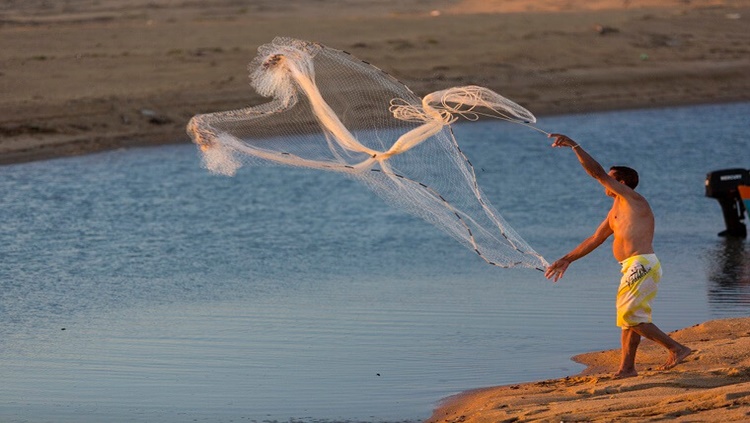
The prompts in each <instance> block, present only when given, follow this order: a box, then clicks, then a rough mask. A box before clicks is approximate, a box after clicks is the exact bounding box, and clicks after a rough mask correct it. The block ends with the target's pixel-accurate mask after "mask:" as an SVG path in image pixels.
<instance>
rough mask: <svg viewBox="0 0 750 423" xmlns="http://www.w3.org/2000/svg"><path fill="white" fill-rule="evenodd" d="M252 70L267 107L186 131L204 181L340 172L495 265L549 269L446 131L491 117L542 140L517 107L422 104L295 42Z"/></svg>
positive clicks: (361, 65) (265, 51)
mask: <svg viewBox="0 0 750 423" xmlns="http://www.w3.org/2000/svg"><path fill="white" fill-rule="evenodd" d="M248 70H249V72H250V80H251V85H252V87H253V88H254V89H255V90H256V91H257V92H258V93H259V94H261V95H263V96H266V97H272V99H271V101H269V102H268V103H264V104H261V105H258V106H253V107H246V108H242V109H238V110H231V111H224V112H217V113H208V114H201V115H196V116H194V117H193V118H192V119H191V120H190V122H189V124H188V128H187V129H188V133H189V134H190V136H191V138H192V139H193V141H194V142H195V143H196V144H197V145H198V146H200V149H201V152H202V156H203V164H204V166H205V167H206V168H208V169H209V170H210V171H211V172H216V173H220V174H224V175H229V176H231V175H234V174H235V173H236V172H237V170H238V169H239V168H240V167H241V166H243V165H245V164H267V163H272V164H278V165H287V166H296V167H306V168H312V169H320V170H326V171H335V172H339V173H342V174H344V175H346V176H348V177H351V178H353V179H355V180H357V181H359V182H361V183H362V184H364V185H365V186H367V187H368V188H369V189H370V190H372V191H373V192H374V193H376V194H377V195H379V196H380V197H381V198H383V199H384V200H385V201H386V202H387V203H389V204H391V205H393V206H395V207H398V208H400V209H402V210H404V211H406V212H408V213H411V214H412V215H415V216H418V217H420V218H422V219H424V220H425V221H427V222H429V223H431V224H433V225H434V226H436V227H438V228H439V229H441V230H443V231H444V232H446V233H447V234H449V235H450V236H452V237H453V238H455V239H456V240H457V241H459V242H460V243H461V244H463V245H465V246H466V247H468V248H470V249H472V250H473V251H474V252H476V253H477V254H478V255H479V256H480V257H481V258H482V259H484V260H485V261H486V262H487V263H489V264H491V265H494V266H499V267H505V268H507V267H527V268H535V269H538V270H544V268H545V267H546V266H547V261H546V260H545V259H544V258H543V257H542V256H541V255H539V254H538V253H537V252H536V251H534V249H533V248H531V246H530V245H528V243H526V241H524V240H523V239H522V238H521V237H520V236H519V234H518V233H516V231H515V230H514V229H513V228H512V227H511V226H510V225H509V224H508V223H507V222H506V221H505V220H504V219H503V217H502V216H501V215H500V213H499V212H498V211H497V210H496V209H495V208H494V207H493V206H492V204H490V202H489V201H488V200H487V199H486V198H485V196H484V194H483V192H482V190H481V189H480V187H479V185H478V183H477V178H476V175H475V172H474V168H473V166H472V165H471V162H470V161H469V160H468V159H467V158H466V156H465V155H464V153H463V152H462V151H461V149H460V148H459V146H458V143H457V141H456V138H455V136H454V134H453V131H452V130H451V126H450V125H451V124H452V123H454V122H455V121H456V120H458V119H461V118H463V119H466V120H470V121H471V120H477V119H479V118H480V117H481V116H492V117H494V118H498V119H503V120H506V121H510V122H514V123H519V124H523V125H526V126H529V127H531V128H533V129H536V130H539V131H541V130H540V129H538V128H536V127H533V126H531V123H534V122H536V118H535V117H534V115H533V114H531V112H529V111H528V110H526V109H525V108H523V107H521V106H519V105H517V104H516V103H514V102H512V101H510V100H508V99H506V98H504V97H502V96H501V95H499V94H497V93H495V92H493V91H491V90H489V89H487V88H484V87H478V86H465V87H454V88H449V89H445V90H441V91H436V92H433V93H430V94H428V95H426V96H425V97H423V98H419V97H418V96H417V95H415V94H414V93H413V92H412V91H411V90H410V89H409V88H408V87H406V86H405V85H404V84H402V83H400V82H399V81H398V80H396V79H395V78H393V77H392V76H391V75H389V74H387V73H385V72H383V71H382V70H380V69H378V68H377V67H375V66H372V65H371V64H369V63H367V62H363V61H361V60H358V59H356V58H354V57H353V56H351V55H350V54H349V53H347V52H344V51H341V50H336V49H332V48H329V47H326V46H323V45H322V44H319V43H312V42H308V41H302V40H296V39H292V38H282V37H277V38H275V39H274V40H273V42H271V43H269V44H265V45H263V46H261V47H259V49H258V55H257V56H256V58H255V59H254V60H253V61H252V62H251V63H250V64H249V66H248ZM541 132H544V131H541ZM343 200H345V199H343Z"/></svg>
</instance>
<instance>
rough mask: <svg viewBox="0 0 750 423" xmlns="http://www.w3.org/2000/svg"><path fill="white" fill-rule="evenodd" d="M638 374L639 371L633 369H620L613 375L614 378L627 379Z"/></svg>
mask: <svg viewBox="0 0 750 423" xmlns="http://www.w3.org/2000/svg"><path fill="white" fill-rule="evenodd" d="M635 376H638V372H636V371H635V369H633V370H618V371H617V373H615V374H614V375H612V379H625V378H629V377H635Z"/></svg>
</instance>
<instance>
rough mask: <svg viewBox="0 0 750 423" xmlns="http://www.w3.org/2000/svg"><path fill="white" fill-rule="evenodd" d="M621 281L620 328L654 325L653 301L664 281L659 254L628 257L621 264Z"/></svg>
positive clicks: (618, 297)
mask: <svg viewBox="0 0 750 423" xmlns="http://www.w3.org/2000/svg"><path fill="white" fill-rule="evenodd" d="M620 264H621V265H622V279H620V288H619V289H618V290H617V326H619V327H621V328H623V329H626V328H629V327H631V326H636V325H638V324H640V323H651V301H653V299H654V298H655V297H656V291H657V284H658V283H659V279H661V263H659V259H658V258H656V254H642V255H635V256H632V257H628V258H627V259H625V260H623V261H622V262H620Z"/></svg>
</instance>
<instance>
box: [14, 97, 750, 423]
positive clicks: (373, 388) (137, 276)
mask: <svg viewBox="0 0 750 423" xmlns="http://www.w3.org/2000/svg"><path fill="white" fill-rule="evenodd" d="M748 115H750V104H748V103H743V104H729V105H714V106H700V107H684V108H671V109H660V110H636V111H626V112H612V113H596V114H586V115H571V116H559V117H548V118H542V119H540V122H539V126H540V127H542V128H544V129H545V130H548V131H554V132H563V133H567V134H569V135H571V136H572V137H574V138H576V139H577V140H578V141H580V142H581V144H583V145H585V146H586V147H587V149H588V151H590V152H591V154H592V155H593V156H594V157H596V158H597V159H598V160H599V161H600V162H601V163H602V164H604V165H605V166H609V165H612V164H625V165H631V166H633V167H635V168H637V169H639V171H640V172H641V187H639V191H640V192H641V193H643V194H644V195H645V196H646V197H647V198H649V200H650V201H651V203H652V206H653V209H654V211H655V213H656V216H657V234H656V244H655V248H656V251H657V254H658V255H659V257H660V258H661V260H662V263H663V267H664V278H663V279H662V283H661V288H660V289H661V290H660V294H659V297H658V298H657V300H656V303H655V322H656V323H657V324H659V325H660V326H661V327H662V329H664V330H666V331H671V330H675V329H679V328H682V327H686V326H690V325H694V324H697V323H700V322H703V321H705V320H709V319H714V318H724V317H733V316H746V315H748V312H750V253H749V252H748V247H747V241H744V240H739V241H737V240H734V241H732V240H725V239H722V238H719V237H717V235H716V234H717V233H718V232H719V231H721V230H722V229H723V225H724V223H723V220H722V215H721V210H720V208H719V205H718V203H717V202H716V201H715V200H713V199H709V198H706V197H705V196H704V178H705V175H706V173H707V172H709V171H712V170H717V169H723V168H732V167H743V168H748V167H750V142H748V137H747V116H748ZM455 131H456V134H457V138H458V140H459V144H460V145H461V147H462V149H463V150H464V152H465V153H466V155H467V156H468V157H469V158H470V159H471V160H472V162H473V163H474V165H475V167H476V170H477V174H478V177H479V183H480V185H481V186H482V188H483V190H484V192H485V194H486V195H487V197H488V198H489V199H490V201H492V203H493V204H494V205H495V206H496V207H497V209H498V210H499V211H500V212H501V214H502V215H503V216H504V217H505V218H506V220H508V222H509V223H510V224H511V225H513V227H514V228H515V229H516V230H517V231H518V232H519V233H520V234H521V235H522V236H523V237H524V238H525V239H526V240H527V241H528V242H529V243H530V244H531V245H532V246H533V247H534V248H535V249H536V250H537V251H538V252H540V253H541V254H543V255H544V256H545V257H546V258H547V259H548V260H549V261H553V260H554V259H556V258H558V257H559V256H561V255H562V254H565V253H566V252H567V251H569V250H570V249H571V248H572V247H574V246H575V245H577V243H578V242H580V241H581V240H582V239H584V238H585V237H587V236H588V235H589V234H590V233H592V232H593V230H594V229H595V228H596V227H597V225H598V223H599V222H601V220H602V219H603V218H604V217H605V215H606V211H607V209H608V207H609V205H610V199H609V198H608V197H606V196H605V195H604V193H603V190H602V189H601V187H600V186H599V185H598V184H597V183H596V182H594V181H593V180H591V179H590V178H589V177H588V176H587V175H586V174H585V172H584V171H583V170H582V169H581V168H580V166H579V164H578V162H577V161H576V159H575V156H574V155H573V154H572V153H571V152H569V151H565V150H561V149H552V148H549V144H550V142H549V140H548V139H546V138H545V137H544V136H541V135H539V134H538V133H536V132H534V131H530V130H529V129H527V128H523V127H519V126H513V125H510V124H504V123H498V122H481V123H474V124H467V125H459V126H458V127H456V128H455ZM0 195H1V196H2V203H1V204H2V206H0V207H1V208H0V210H2V219H0V257H2V260H0V355H1V356H2V360H0V378H1V379H2V382H0V421H3V422H15V421H19V422H20V421H23V422H46V421H54V422H100V421H108V422H157V421H158V422H192V421H207V422H230V421H235V422H240V421H257V422H260V421H285V422H286V421H311V422H331V421H389V422H393V421H418V420H421V419H424V418H427V417H429V415H430V414H431V412H432V409H433V407H434V406H435V405H436V403H437V402H438V401H439V400H440V399H441V398H444V397H446V396H449V395H452V394H455V393H457V392H460V391H463V390H468V389H473V388H478V387H483V386H489V385H500V384H508V383H516V382H521V381H531V380H536V379H546V378H553V377H562V376H566V375H572V374H575V373H577V372H579V371H580V370H581V367H580V366H579V365H577V364H576V363H573V362H572V361H571V360H570V357H571V356H573V355H575V354H578V353H582V352H587V351H594V350H602V349H610V348H617V347H618V346H619V329H617V328H616V327H615V326H614V304H613V302H614V295H615V289H616V286H617V283H618V276H619V273H618V272H619V266H618V264H617V263H616V262H615V261H614V259H612V257H611V253H610V251H609V243H607V244H606V245H605V246H602V248H601V249H600V250H598V251H596V252H594V253H592V254H591V255H590V256H588V257H586V258H584V259H582V260H581V261H579V262H576V263H575V264H574V265H573V266H571V268H570V270H569V271H568V273H567V274H566V277H565V278H564V279H563V280H562V281H561V282H559V283H557V284H552V283H550V282H549V281H547V280H546V279H544V278H543V276H542V274H541V272H538V271H536V270H527V269H510V270H504V269H499V268H495V267H492V266H489V265H487V264H485V263H484V262H483V261H482V260H481V259H480V258H478V257H477V256H476V254H474V253H473V252H472V251H469V250H467V249H465V248H463V247H461V246H460V245H459V244H458V243H456V242H455V241H453V240H452V239H451V238H449V237H448V236H446V235H444V234H443V233H442V232H439V231H438V230H436V229H434V228H433V227H432V226H430V225H428V224H427V223H425V222H422V221H420V220H417V219H415V218H412V217H411V216H408V215H405V214H403V213H402V212H400V211H398V210H394V209H391V208H389V207H388V206H387V205H385V204H384V203H383V202H382V201H381V200H379V199H378V198H377V197H375V196H374V195H372V194H371V193H370V192H369V191H367V190H366V189H364V188H363V187H361V186H360V185H358V184H357V183H355V182H353V181H351V180H349V179H346V178H343V177H341V176H340V175H336V174H328V173H323V172H317V171H310V170H300V169H290V168H282V167H256V168H249V167H246V168H243V169H242V170H241V171H240V172H239V173H238V175H237V176H235V177H233V178H226V177H221V176H214V175H211V174H209V173H208V172H207V171H206V170H205V169H202V168H201V166H200V159H199V157H198V154H197V152H196V150H195V148H194V147H193V146H189V145H178V146H167V147H159V148H148V149H132V150H122V151H112V152H107V153H102V154H95V155H89V156H84V157H76V158H66V159H58V160H50V161H44V162H36V163H28V164H19V165H11V166H4V167H0Z"/></svg>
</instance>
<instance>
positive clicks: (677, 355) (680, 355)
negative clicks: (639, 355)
mask: <svg viewBox="0 0 750 423" xmlns="http://www.w3.org/2000/svg"><path fill="white" fill-rule="evenodd" d="M692 352H693V350H691V349H690V348H688V347H684V346H683V347H682V348H680V350H679V351H677V352H672V351H670V352H669V358H668V359H667V362H666V363H664V365H663V366H661V367H659V370H669V369H671V368H672V367H674V366H676V365H678V364H680V363H681V362H682V360H684V359H685V358H686V357H687V356H689V355H690V353H692Z"/></svg>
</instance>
